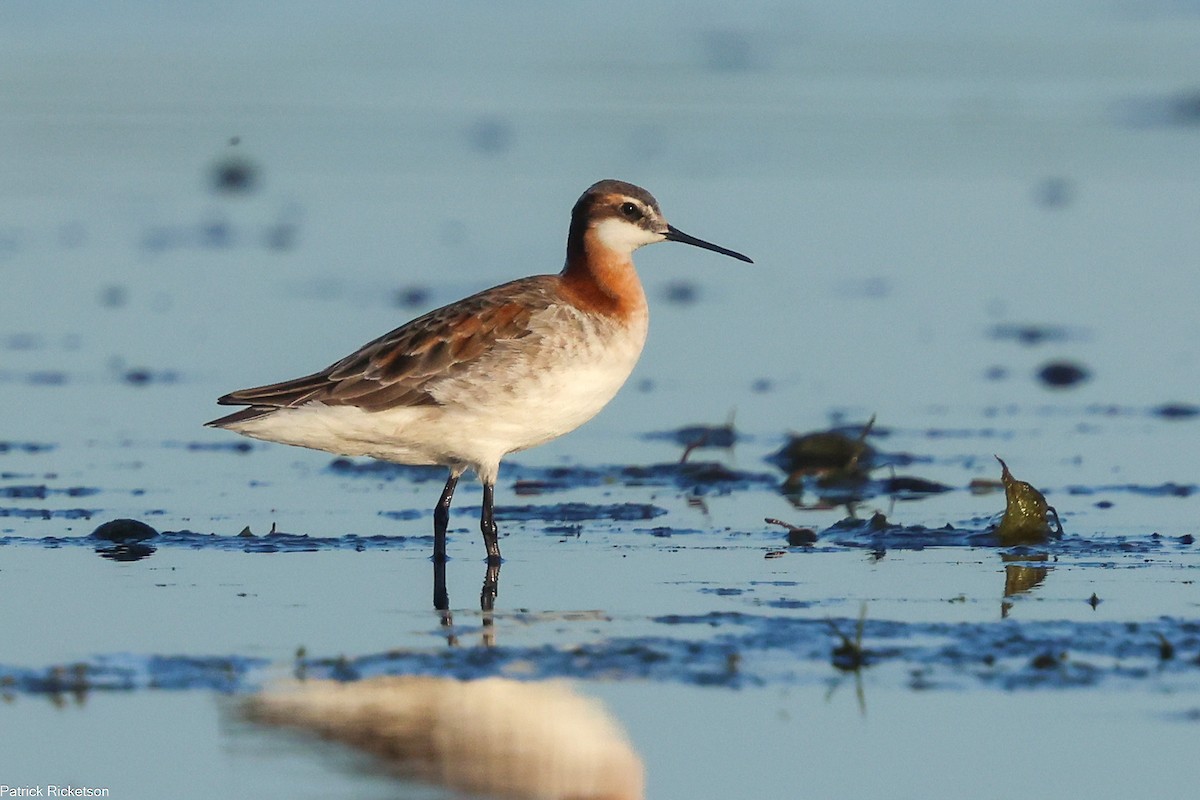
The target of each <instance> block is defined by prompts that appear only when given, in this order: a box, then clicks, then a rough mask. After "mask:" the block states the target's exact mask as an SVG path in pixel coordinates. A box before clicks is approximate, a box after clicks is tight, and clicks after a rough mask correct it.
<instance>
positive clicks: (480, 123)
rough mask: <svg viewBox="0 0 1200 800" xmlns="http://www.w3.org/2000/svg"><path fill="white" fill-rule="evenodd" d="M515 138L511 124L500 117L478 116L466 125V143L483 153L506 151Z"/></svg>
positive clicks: (492, 153) (495, 153)
mask: <svg viewBox="0 0 1200 800" xmlns="http://www.w3.org/2000/svg"><path fill="white" fill-rule="evenodd" d="M515 138H516V137H515V134H514V132H513V127H512V125H511V124H510V123H509V122H508V121H507V120H505V119H502V118H500V117H480V118H478V119H476V120H475V121H474V122H472V123H471V124H470V126H468V127H467V144H468V145H470V147H471V149H472V150H475V151H476V152H479V153H484V154H485V155H490V156H494V155H499V154H501V153H505V152H507V151H508V150H510V149H512V146H513V140H514V139H515Z"/></svg>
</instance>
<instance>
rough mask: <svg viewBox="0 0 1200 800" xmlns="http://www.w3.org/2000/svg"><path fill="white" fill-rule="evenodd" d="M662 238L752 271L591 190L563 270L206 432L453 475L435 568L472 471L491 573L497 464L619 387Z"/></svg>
mask: <svg viewBox="0 0 1200 800" xmlns="http://www.w3.org/2000/svg"><path fill="white" fill-rule="evenodd" d="M662 241H670V242H683V243H684V244H690V245H695V246H696V247H703V248H705V249H707V250H713V251H716V252H718V253H723V254H724V255H727V256H732V257H734V258H737V259H740V260H742V261H746V262H750V259H749V258H747V257H746V256H744V255H742V254H741V253H735V252H734V251H732V250H727V249H725V248H724V247H719V246H717V245H715V244H711V243H709V242H705V241H703V240H701V239H697V238H695V237H693V236H689V235H688V234H686V233H683V232H682V231H680V230H678V229H677V228H675V227H673V226H671V225H668V224H667V221H666V220H665V219H663V215H662V212H661V211H659V208H658V202H657V201H656V200H655V199H654V197H652V196H651V195H650V193H649V192H647V191H646V190H645V189H642V188H640V187H638V186H634V185H632V184H629V183H624V182H622V181H614V180H605V181H600V182H599V183H597V184H595V185H594V186H592V187H591V188H589V189H588V190H587V191H586V192H584V193H583V195H582V196H581V197H580V198H579V201H578V202H577V203H575V207H574V209H572V211H571V227H570V231H569V233H568V235H567V260H566V265H565V266H564V267H563V270H562V272H560V273H558V274H557V275H537V276H534V277H531V278H521V279H520V280H515V281H512V282H511V283H506V284H503V285H501V286H497V287H495V288H492V289H488V290H487V291H484V292H480V293H479V294H476V295H472V296H471V297H468V298H466V299H463V300H459V301H458V302H456V303H451V304H450V305H448V306H445V307H443V308H439V309H437V310H436V311H431V312H429V313H428V314H426V315H424V316H422V317H418V318H417V319H415V320H413V321H412V322H409V323H408V324H407V325H402V326H401V327H399V328H397V329H396V330H394V331H392V332H391V333H388V334H385V335H384V336H382V337H380V338H378V339H376V340H375V341H373V342H369V343H368V344H366V345H364V346H363V347H362V348H361V349H359V350H358V351H356V352H354V353H352V354H350V355H348V356H346V357H345V358H343V359H342V360H341V361H338V362H337V363H335V364H332V365H330V366H329V367H326V368H325V369H323V370H321V371H320V372H317V373H315V374H312V375H308V376H306V377H303V378H297V379H295V380H290V381H284V382H283V383H275V384H271V385H269V386H260V387H257V388H254V389H242V390H240V391H237V392H231V393H229V394H227V395H225V396H224V397H222V398H220V399H219V400H218V401H217V402H218V403H220V404H222V405H244V406H249V408H245V409H242V410H241V411H238V412H236V413H233V414H230V415H229V416H226V417H221V418H220V419H217V420H213V421H212V422H209V423H207V424H208V425H210V426H213V427H217V428H226V429H228V430H231V431H235V432H237V433H240V434H243V435H245V436H252V437H254V438H256V439H265V440H267V441H272V442H282V443H283V444H293V445H299V446H301V447H311V448H315V449H317V450H327V451H329V452H331V453H337V454H339V455H346V456H372V457H374V458H378V459H382V460H384V461H394V462H398V463H401V464H440V465H442V466H444V467H447V468H449V470H450V477H449V479H447V481H446V486H445V488H444V489H443V490H442V495H441V497H440V498H439V500H438V503H437V506H436V507H435V509H434V514H433V520H434V522H433V524H434V558H435V561H439V560H440V561H444V560H445V553H446V549H445V548H446V542H445V539H446V527H447V524H448V522H449V514H450V502H451V499H452V498H453V496H454V488H455V486H456V485H457V484H458V479H459V476H461V475H462V473H463V472H464V471H466V470H468V469H470V470H473V471H474V472H475V473H476V474H477V475H478V476H479V480H480V482H481V483H482V484H483V510H482V514H481V519H480V528H481V530H482V531H483V541H484V545H485V547H486V548H487V558H488V563H489V564H497V565H498V564H499V562H500V546H499V543H498V541H497V536H496V521H495V518H494V501H493V490H494V487H495V483H496V474H497V472H498V470H499V467H500V459H501V458H503V457H504V456H506V455H508V454H509V453H513V452H516V451H518V450H524V449H526V448H529V447H534V446H536V445H539V444H543V443H545V442H548V441H550V440H551V439H554V438H555V437H558V436H561V435H563V434H564V433H567V432H569V431H572V430H574V429H575V428H578V427H579V426H580V425H582V424H583V423H584V422H587V421H588V420H589V419H591V418H592V417H593V416H595V415H596V413H597V412H599V411H600V409H602V408H603V407H604V406H605V405H606V404H607V403H608V401H609V400H611V399H612V398H613V396H614V395H616V393H617V390H618V389H620V388H621V385H622V384H624V383H625V379H626V378H628V377H629V374H630V372H632V371H633V367H634V364H635V363H637V360H638V356H639V355H640V354H641V352H642V345H643V344H644V343H645V341H646V329H647V323H648V320H649V315H648V312H647V308H646V295H645V292H644V291H643V290H642V284H641V282H640V281H639V280H638V276H637V272H636V271H635V270H634V266H633V259H632V255H633V251H634V250H636V249H638V248H639V247H642V246H643V245H647V244H653V243H655V242H662ZM750 263H753V262H750Z"/></svg>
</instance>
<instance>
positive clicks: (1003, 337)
mask: <svg viewBox="0 0 1200 800" xmlns="http://www.w3.org/2000/svg"><path fill="white" fill-rule="evenodd" d="M989 336H991V338H993V339H996V340H997V341H1013V342H1017V343H1018V344H1023V345H1030V346H1032V345H1038V344H1043V343H1045V342H1064V341H1067V339H1069V338H1074V337H1073V336H1072V334H1071V333H1070V332H1069V331H1068V330H1067V329H1066V328H1064V327H1061V326H1059V325H1039V324H1032V323H1030V324H1016V323H1004V324H1001V325H996V326H995V327H993V328H992V330H991V331H990V332H989Z"/></svg>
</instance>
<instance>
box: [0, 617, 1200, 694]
mask: <svg viewBox="0 0 1200 800" xmlns="http://www.w3.org/2000/svg"><path fill="white" fill-rule="evenodd" d="M652 621H653V622H654V623H656V624H658V625H660V626H662V629H663V633H662V634H657V635H650V636H637V637H613V638H607V639H600V640H598V641H592V642H587V643H582V644H574V645H570V646H566V647H563V646H555V645H550V644H543V645H537V646H529V647H524V646H516V647H476V648H471V647H441V648H431V649H426V648H421V649H403V650H392V651H388V652H383V653H376V654H366V655H361V656H358V657H342V656H339V657H329V658H322V657H310V656H308V655H307V654H304V655H302V656H300V657H298V658H297V661H296V663H295V665H294V667H295V669H296V671H297V673H298V674H302V675H304V676H306V677H308V678H326V679H335V680H343V681H349V680H359V679H363V678H369V677H375V676H379V675H436V676H439V677H451V678H457V679H462V680H472V679H478V678H484V677H489V676H494V675H508V676H513V675H517V676H520V677H522V678H523V679H528V680H544V679H552V678H571V679H577V680H578V679H583V680H643V681H656V682H661V683H683V684H687V685H692V686H720V687H726V688H734V689H736V688H740V687H745V686H772V685H796V684H800V683H806V682H807V683H814V682H821V681H827V680H828V679H829V678H830V675H831V672H832V671H834V670H836V669H847V668H850V669H854V670H858V669H868V670H873V669H880V668H886V667H887V666H888V665H895V666H898V667H900V668H901V670H900V671H899V672H892V673H890V674H892V675H901V676H903V677H901V678H900V680H907V681H911V682H912V685H913V687H914V688H918V687H919V688H921V689H925V690H929V689H934V688H940V689H951V690H963V689H970V688H977V687H979V686H983V687H989V688H995V689H1001V690H1008V691H1015V690H1036V689H1080V688H1095V687H1100V686H1105V685H1111V684H1112V683H1114V682H1121V681H1145V680H1153V681H1155V682H1156V683H1157V684H1159V685H1167V686H1174V687H1180V686H1184V685H1186V686H1191V687H1195V686H1196V685H1197V684H1200V668H1198V665H1197V663H1196V661H1195V659H1196V654H1197V652H1200V622H1197V621H1195V620H1183V619H1177V618H1174V617H1162V618H1159V619H1156V620H1152V621H1148V622H1143V623H1127V622H1087V623H1077V622H1069V621H1023V622H1022V621H1016V620H1013V619H1009V620H1004V621H998V622H991V623H969V622H899V621H893V620H886V619H865V618H863V617H861V616H860V617H859V618H857V619H846V618H842V619H829V618H802V617H794V616H780V615H778V614H772V615H760V614H744V613H736V612H713V613H708V614H699V615H679V614H673V615H667V616H662V617H657V618H654V619H653V620H652ZM500 624H503V619H501V620H500ZM846 631H853V632H854V635H853V637H850V635H849V634H846V633H844V632H846ZM460 633H461V632H460ZM460 638H461V637H460ZM847 641H849V642H851V643H852V644H853V647H852V648H851V649H852V650H853V651H854V652H853V655H854V658H853V659H852V660H846V659H848V658H850V654H849V653H848V651H847V650H846V644H847ZM1163 642H1168V643H1170V647H1171V654H1172V655H1171V657H1170V658H1166V657H1164V656H1163ZM839 654H841V655H840V656H839ZM839 657H840V658H842V659H843V660H841V661H839V660H838V659H839ZM268 667H269V665H268V664H267V663H266V662H265V661H263V660H261V659H256V658H251V657H246V656H237V655H232V656H219V657H195V656H166V655H150V656H137V655H125V654H122V655H111V656H100V657H96V658H93V659H91V660H89V661H85V662H79V663H74V664H66V665H54V666H51V667H47V668H28V667H19V666H9V665H3V664H0V693H7V694H9V695H14V694H17V693H20V694H32V695H51V696H60V695H64V694H69V693H74V694H76V695H77V696H85V695H86V693H87V692H89V691H135V690H145V689H174V690H188V689H192V690H195V689H202V690H211V689H216V690H219V691H224V692H248V691H254V690H256V689H257V688H258V687H259V685H260V684H261V683H262V682H263V681H264V680H265V679H266V677H267V676H268V673H269V670H268Z"/></svg>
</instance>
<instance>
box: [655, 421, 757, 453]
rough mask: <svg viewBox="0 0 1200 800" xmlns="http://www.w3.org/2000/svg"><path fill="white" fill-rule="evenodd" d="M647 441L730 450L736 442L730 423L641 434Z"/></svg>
mask: <svg viewBox="0 0 1200 800" xmlns="http://www.w3.org/2000/svg"><path fill="white" fill-rule="evenodd" d="M642 438H643V439H646V440H649V441H667V442H674V443H675V444H677V445H679V446H680V447H719V448H730V447H733V445H734V444H735V443H736V442H737V440H738V434H737V431H736V430H735V429H734V427H733V424H732V423H728V424H725V425H685V426H684V427H682V428H676V429H675V430H673V431H654V432H651V433H644V434H642Z"/></svg>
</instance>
